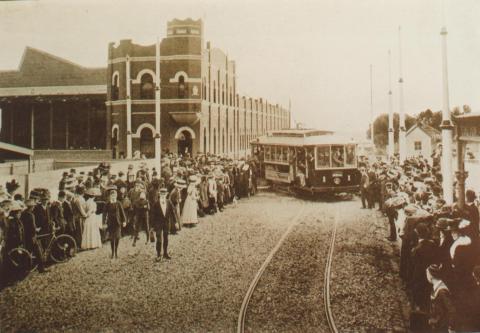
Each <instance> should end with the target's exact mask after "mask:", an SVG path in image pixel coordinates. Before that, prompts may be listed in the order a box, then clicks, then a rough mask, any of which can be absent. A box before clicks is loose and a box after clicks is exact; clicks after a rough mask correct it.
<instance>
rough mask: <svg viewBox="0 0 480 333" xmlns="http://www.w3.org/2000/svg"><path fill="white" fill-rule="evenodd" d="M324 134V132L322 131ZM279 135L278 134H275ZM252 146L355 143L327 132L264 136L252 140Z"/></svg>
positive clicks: (348, 138)
mask: <svg viewBox="0 0 480 333" xmlns="http://www.w3.org/2000/svg"><path fill="white" fill-rule="evenodd" d="M324 132H326V131H324ZM277 133H279V132H277ZM251 143H253V144H262V145H274V146H275V145H276V146H299V147H300V146H317V145H335V144H339V145H344V144H356V143H357V142H356V141H355V140H353V139H352V138H350V137H347V136H342V135H339V134H335V133H333V132H328V133H326V134H321V135H318V134H317V135H309V136H300V135H298V136H292V135H283V136H282V135H272V133H270V134H269V135H264V136H260V137H258V138H257V139H256V140H253V141H252V142H251Z"/></svg>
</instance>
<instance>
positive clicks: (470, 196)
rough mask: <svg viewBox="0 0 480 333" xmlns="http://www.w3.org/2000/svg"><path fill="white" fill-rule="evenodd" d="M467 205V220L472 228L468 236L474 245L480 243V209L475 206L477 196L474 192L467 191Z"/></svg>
mask: <svg viewBox="0 0 480 333" xmlns="http://www.w3.org/2000/svg"><path fill="white" fill-rule="evenodd" d="M465 198H466V201H467V202H466V204H465V213H466V214H465V218H466V219H468V220H469V221H470V227H469V230H468V235H469V236H470V238H471V239H472V241H473V242H474V243H476V242H477V241H478V236H479V232H480V230H479V222H480V216H479V212H478V207H477V206H476V205H475V199H477V195H476V194H475V192H474V191H473V190H467V191H466V193H465Z"/></svg>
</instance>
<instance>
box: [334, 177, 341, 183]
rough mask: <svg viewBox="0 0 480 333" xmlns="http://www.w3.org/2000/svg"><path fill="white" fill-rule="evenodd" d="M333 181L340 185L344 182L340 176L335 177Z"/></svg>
mask: <svg viewBox="0 0 480 333" xmlns="http://www.w3.org/2000/svg"><path fill="white" fill-rule="evenodd" d="M333 182H334V183H335V185H340V183H341V182H342V179H341V178H339V177H335V178H333Z"/></svg>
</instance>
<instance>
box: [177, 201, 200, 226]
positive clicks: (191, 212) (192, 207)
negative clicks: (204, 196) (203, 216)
mask: <svg viewBox="0 0 480 333" xmlns="http://www.w3.org/2000/svg"><path fill="white" fill-rule="evenodd" d="M180 220H181V221H182V225H188V224H197V223H198V216H197V200H195V199H194V198H193V197H191V196H188V197H187V199H186V200H185V205H184V206H183V211H182V216H181V218H180Z"/></svg>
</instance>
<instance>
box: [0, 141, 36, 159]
mask: <svg viewBox="0 0 480 333" xmlns="http://www.w3.org/2000/svg"><path fill="white" fill-rule="evenodd" d="M1 150H6V151H9V152H13V153H17V154H21V155H27V156H33V150H32V149H28V148H25V147H20V146H16V145H12V144H10V143H6V142H0V151H1Z"/></svg>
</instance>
